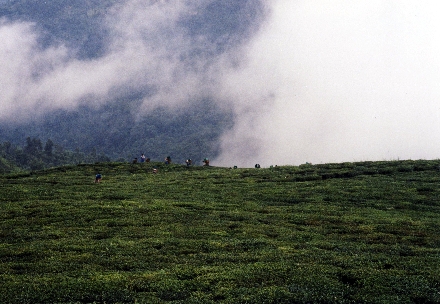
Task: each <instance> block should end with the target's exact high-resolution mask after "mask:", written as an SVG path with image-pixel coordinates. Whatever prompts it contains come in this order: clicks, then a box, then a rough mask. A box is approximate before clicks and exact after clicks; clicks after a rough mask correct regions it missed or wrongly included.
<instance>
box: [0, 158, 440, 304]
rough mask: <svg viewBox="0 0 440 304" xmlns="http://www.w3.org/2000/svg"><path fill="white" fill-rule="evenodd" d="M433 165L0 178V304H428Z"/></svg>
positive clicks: (436, 240) (434, 254) (61, 170)
mask: <svg viewBox="0 0 440 304" xmlns="http://www.w3.org/2000/svg"><path fill="white" fill-rule="evenodd" d="M439 164H440V161H437V160H432V161H422V160H419V161H409V160H408V161H392V162H368V163H367V162H362V163H342V164H322V165H316V166H313V165H310V164H309V165H302V166H298V167H294V166H285V167H275V168H268V169H264V168H261V169H236V170H231V169H226V168H216V167H202V166H194V167H190V168H187V167H186V166H182V165H176V164H171V165H165V164H163V163H154V162H153V163H142V164H127V163H95V164H92V165H86V164H80V165H71V166H66V167H56V168H50V169H45V170H41V171H33V172H31V173H14V174H5V175H2V176H0V179H1V183H0V261H1V263H0V302H2V303H163V302H172V303H438V302H440V276H439V275H438V274H439V271H440V236H439V235H438V231H439V228H440V219H439V217H438V213H439V212H440V203H439V195H440V186H439V182H440V171H439V169H438V168H439ZM153 168H156V169H157V170H158V171H157V173H155V174H154V173H153ZM401 168H405V169H404V170H402V169H401ZM407 168H413V169H412V170H408V169H407ZM415 168H417V169H415ZM97 172H99V173H101V174H102V175H103V180H102V182H101V183H99V184H95V183H94V175H95V174H96V173H97Z"/></svg>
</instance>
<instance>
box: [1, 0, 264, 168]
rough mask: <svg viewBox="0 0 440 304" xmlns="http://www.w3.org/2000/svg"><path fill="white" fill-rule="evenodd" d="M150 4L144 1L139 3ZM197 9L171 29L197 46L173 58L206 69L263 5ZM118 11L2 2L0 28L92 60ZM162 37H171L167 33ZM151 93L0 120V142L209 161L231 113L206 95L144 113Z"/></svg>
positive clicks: (89, 1) (101, 4) (126, 93)
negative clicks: (32, 141) (24, 25)
mask: <svg viewBox="0 0 440 304" xmlns="http://www.w3.org/2000/svg"><path fill="white" fill-rule="evenodd" d="M132 2H133V1H132ZM155 2H157V1H146V2H145V3H146V4H145V5H146V6H148V5H152V4H154V3H155ZM196 2H197V1H194V3H196ZM197 3H198V2H197ZM204 3H205V4H203V5H202V4H197V5H193V6H194V12H191V13H188V14H186V15H182V16H180V17H179V18H178V19H177V21H176V20H174V21H173V22H175V23H176V24H175V25H173V26H174V27H176V28H179V33H180V35H184V37H183V39H186V40H194V41H202V42H200V43H198V44H197V43H195V45H196V46H194V47H193V48H191V49H190V50H189V51H188V52H185V53H184V54H183V53H182V54H180V55H179V56H180V57H182V59H181V60H182V61H184V60H185V62H189V63H191V60H192V58H194V62H200V61H202V62H203V64H204V65H205V66H206V65H209V64H210V61H211V58H219V57H221V56H222V54H223V53H225V52H227V51H228V50H230V49H231V48H235V47H237V46H238V45H240V44H241V43H243V41H246V39H247V38H248V37H249V35H251V34H252V33H253V32H255V30H256V28H257V24H256V23H257V21H256V20H257V19H256V18H254V17H255V15H258V14H261V12H262V6H261V4H260V3H259V2H258V1H251V0H243V1H235V0H216V1H206V2H204ZM115 5H118V7H115ZM122 7H123V4H121V3H120V1H113V0H107V1H104V0H68V1H67V0H58V1H40V0H16V1H14V0H9V1H8V0H3V1H0V20H1V22H2V23H3V24H11V23H14V22H31V23H32V24H33V26H34V27H35V29H36V31H38V33H39V36H38V44H39V48H41V49H45V48H49V47H57V46H61V45H62V46H65V48H66V49H67V50H68V53H69V56H70V57H69V58H74V59H75V60H77V61H81V62H92V61H93V60H95V59H99V58H102V57H103V56H105V55H106V53H107V52H108V45H109V44H110V42H111V41H113V40H114V39H113V37H112V36H111V35H112V33H111V32H110V31H109V30H108V29H109V26H108V25H109V22H110V23H111V22H112V21H111V18H109V17H108V15H109V14H110V15H111V14H115V11H117V10H118V9H119V10H121V8H122ZM115 22H116V21H115ZM182 33H183V34H182ZM150 35H151V34H150ZM167 35H169V37H171V39H172V35H173V33H168V34H167ZM169 37H168V38H169ZM159 38H161V37H159ZM159 38H158V39H159ZM112 39H113V40H112ZM163 39H167V37H163ZM164 45H165V46H166V45H167V42H166V41H165V42H164ZM139 56H142V54H139ZM183 57H185V58H183ZM200 58H203V60H200ZM23 64H26V63H25V62H24V63H23ZM159 64H160V63H159ZM35 77H38V75H37V76H35ZM150 77H154V75H152V76H150ZM196 85H197V84H196ZM154 90H155V88H154V87H152V86H148V85H145V86H142V87H138V86H136V84H133V85H132V86H130V85H128V86H126V87H123V88H118V91H117V94H114V96H115V97H114V98H111V97H106V98H107V99H108V100H106V101H105V102H101V103H99V104H98V105H97V104H94V103H88V99H85V101H84V102H82V103H79V105H78V106H76V107H72V108H71V109H63V108H61V109H54V110H50V111H44V112H43V114H42V113H38V115H37V114H36V115H35V116H34V115H33V113H28V114H27V116H26V117H27V118H26V119H24V120H23V119H21V120H17V121H14V120H11V119H9V120H8V119H7V120H3V121H1V122H0V140H1V141H10V142H13V143H15V144H23V143H24V142H25V139H26V138H27V137H29V136H30V137H38V138H40V139H41V140H42V141H43V142H44V141H46V140H47V139H51V140H52V141H54V142H55V143H57V144H60V145H62V146H63V147H65V148H67V149H71V150H75V149H77V150H81V151H84V152H89V151H92V150H94V149H96V151H97V152H98V153H105V154H106V155H107V156H109V157H111V158H112V159H120V158H123V159H130V158H132V157H136V156H139V155H140V153H145V154H146V156H147V157H150V158H151V159H153V160H154V159H158V160H162V159H163V158H164V157H165V156H167V155H170V156H171V157H172V158H174V159H175V160H176V161H178V162H183V161H184V160H185V159H186V158H192V159H193V160H195V161H196V162H197V161H199V160H201V159H203V158H204V157H210V158H213V157H215V156H216V155H217V154H218V153H219V142H218V140H219V137H220V135H221V134H223V133H224V132H225V131H227V130H228V129H230V128H232V126H233V123H234V114H233V112H232V110H230V109H229V108H228V107H227V106H225V107H220V106H219V103H218V102H213V101H212V100H211V99H210V98H209V94H202V95H197V94H196V96H189V97H188V98H189V99H192V100H191V102H190V103H189V104H188V105H186V106H183V107H177V108H170V107H161V106H155V107H154V109H152V110H150V111H143V112H142V111H140V109H141V107H142V106H145V104H144V103H145V98H147V97H148V96H150V95H153V94H154V93H155V91H154ZM193 90H194V88H193ZM110 95H111V94H110ZM193 95H194V94H193ZM23 111H33V110H29V109H27V108H26V109H23ZM36 112H37V111H36ZM141 112H142V114H139V113H141Z"/></svg>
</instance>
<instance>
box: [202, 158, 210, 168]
mask: <svg viewBox="0 0 440 304" xmlns="http://www.w3.org/2000/svg"><path fill="white" fill-rule="evenodd" d="M203 165H204V166H209V159H208V158H205V159H203Z"/></svg>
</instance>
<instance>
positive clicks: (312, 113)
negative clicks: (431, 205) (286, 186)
mask: <svg viewBox="0 0 440 304" xmlns="http://www.w3.org/2000/svg"><path fill="white" fill-rule="evenodd" d="M210 2H212V1H202V0H200V1H197V0H191V1H166V0H163V1H150V2H149V4H148V5H146V4H145V1H140V0H129V1H127V2H125V3H124V4H119V6H118V7H117V8H114V9H113V10H110V11H109V13H108V16H107V17H106V20H105V21H104V22H105V23H106V25H107V27H108V30H109V31H110V35H109V36H110V37H111V39H110V40H109V41H107V44H106V52H105V54H104V55H103V56H101V57H99V58H94V59H78V57H75V56H74V51H73V50H70V49H69V48H68V47H66V46H65V45H63V44H58V45H56V46H52V47H49V48H42V47H41V46H40V45H39V44H38V38H39V36H40V33H39V32H38V31H37V29H36V27H35V25H34V24H32V23H26V22H10V21H8V20H6V19H3V20H2V21H0V39H1V41H2V43H1V44H0V66H1V70H2V73H1V74H0V86H1V92H0V120H1V121H17V120H18V121H19V120H20V119H21V120H23V119H28V118H29V117H38V114H39V113H43V112H48V111H52V110H55V109H67V110H74V109H75V108H76V107H78V106H79V105H81V104H84V103H87V104H93V105H95V106H99V105H101V104H103V103H105V102H106V101H108V100H109V99H110V98H114V97H115V96H118V95H121V96H123V95H124V94H127V92H129V91H131V90H139V89H140V88H141V89H145V90H148V91H149V92H150V93H149V94H148V95H146V96H145V97H144V100H143V107H142V109H143V111H144V112H148V111H150V110H151V109H154V108H155V107H157V106H159V105H161V106H166V107H168V108H169V109H170V110H172V111H173V110H175V109H179V108H181V107H185V106H188V105H190V104H191V102H192V101H194V100H200V99H201V98H210V99H211V100H214V101H216V102H218V104H219V105H221V106H224V107H227V108H229V109H232V111H233V112H234V114H235V126H234V128H233V129H232V130H230V131H229V132H227V133H225V134H224V135H223V136H222V143H221V147H222V153H221V155H220V156H219V157H218V158H217V159H214V160H211V163H212V164H213V165H224V166H232V165H238V166H249V167H253V165H254V164H256V163H259V164H261V165H262V166H269V165H286V164H290V165H298V164H301V163H305V162H311V163H326V162H344V161H349V162H351V161H362V160H394V159H435V158H438V157H439V155H440V88H439V83H440V35H439V33H438V31H439V29H440V19H439V18H438V16H437V13H438V11H439V9H440V3H439V4H437V3H438V2H437V1H408V0H406V1H405V0H399V1H397V0H396V1H391V0H381V1H356V0H354V1H353V0H351V1H338V0H332V1H319V0H304V1H294V0H271V1H266V2H265V9H264V10H265V13H264V14H261V15H255V16H245V15H243V20H245V18H244V17H247V18H256V20H257V24H258V29H255V30H254V31H247V32H243V33H241V34H242V35H247V36H246V37H238V38H237V39H238V40H239V42H237V39H230V37H229V36H228V35H227V34H222V35H223V36H224V39H225V41H228V43H229V41H230V45H229V47H228V45H226V46H224V50H223V51H222V52H216V51H215V47H216V46H218V45H215V44H213V43H212V39H210V37H207V36H204V35H203V33H202V34H199V35H194V33H188V28H187V27H184V26H182V25H181V23H180V21H181V20H182V19H185V16H194V15H197V14H198V13H200V12H201V11H203V7H204V6H206V5H207V3H210ZM256 2H257V1H256ZM249 3H252V1H250V2H249ZM249 5H252V4H249ZM249 35H250V36H249ZM228 39H229V40H228ZM211 48H212V50H210V49H211Z"/></svg>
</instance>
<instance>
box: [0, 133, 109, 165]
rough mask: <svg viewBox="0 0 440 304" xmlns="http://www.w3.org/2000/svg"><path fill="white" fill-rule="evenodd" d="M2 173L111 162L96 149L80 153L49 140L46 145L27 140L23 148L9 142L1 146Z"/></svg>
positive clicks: (37, 141) (35, 140)
mask: <svg viewBox="0 0 440 304" xmlns="http://www.w3.org/2000/svg"><path fill="white" fill-rule="evenodd" d="M0 157H1V159H0V160H1V166H0V171H3V172H8V171H13V170H14V169H24V170H41V169H45V168H50V167H56V166H62V165H67V164H80V163H94V162H103V161H110V158H108V157H107V156H105V155H104V154H103V153H101V154H98V153H97V152H96V149H94V150H93V151H92V152H91V153H87V154H86V153H83V152H80V151H79V149H76V150H75V151H70V150H66V149H64V148H63V147H62V146H60V145H57V144H55V143H54V142H53V141H52V140H50V139H48V140H47V141H46V142H45V143H44V144H43V143H42V142H41V140H40V139H39V138H31V137H27V138H26V143H25V145H24V146H23V147H20V146H18V145H14V144H12V143H11V142H9V141H6V142H4V143H2V144H0Z"/></svg>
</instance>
